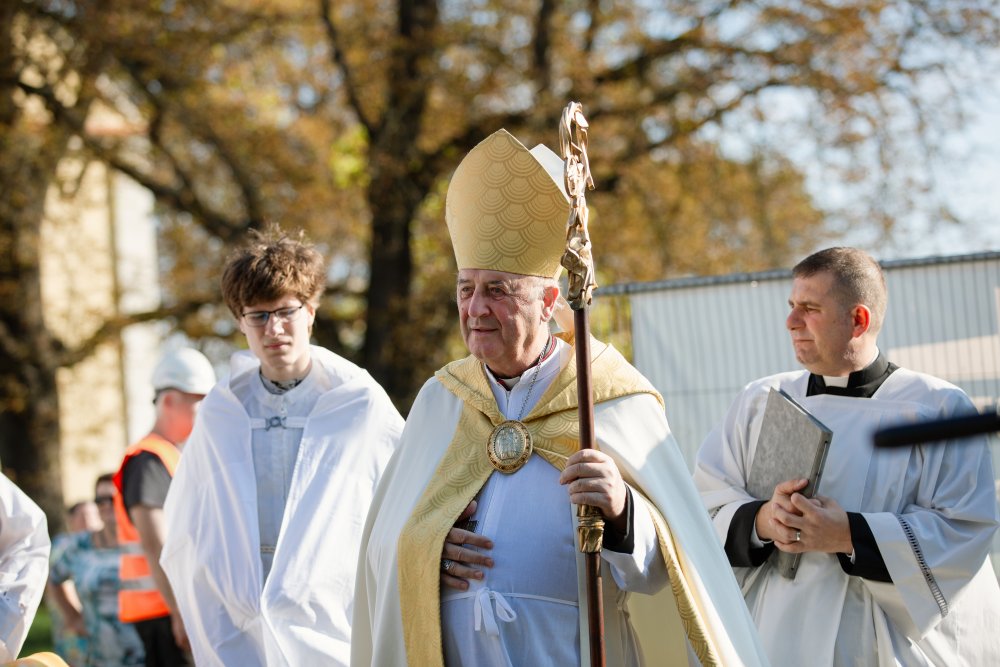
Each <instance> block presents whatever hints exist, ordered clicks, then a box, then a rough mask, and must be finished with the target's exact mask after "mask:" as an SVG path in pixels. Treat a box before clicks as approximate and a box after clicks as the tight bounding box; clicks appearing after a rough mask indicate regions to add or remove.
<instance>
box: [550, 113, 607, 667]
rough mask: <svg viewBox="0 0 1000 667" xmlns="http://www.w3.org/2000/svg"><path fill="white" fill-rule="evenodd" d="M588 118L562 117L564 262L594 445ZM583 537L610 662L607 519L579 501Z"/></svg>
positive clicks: (587, 429)
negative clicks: (604, 570) (604, 573)
mask: <svg viewBox="0 0 1000 667" xmlns="http://www.w3.org/2000/svg"><path fill="white" fill-rule="evenodd" d="M587 127H588V125H587V119H586V118H584V116H583V105H581V104H580V103H579V102H570V103H569V104H567V105H566V108H565V109H564V110H563V114H562V120H561V121H560V123H559V147H560V152H561V153H562V157H563V159H564V160H565V185H566V194H568V195H569V200H570V211H569V220H568V221H567V223H566V251H565V252H564V253H563V256H562V259H561V260H560V263H561V264H562V265H563V266H564V267H565V268H566V271H567V273H568V275H569V292H568V298H567V301H569V305H570V307H571V308H572V309H573V321H574V325H575V331H576V333H575V342H576V391H577V402H578V404H579V411H580V413H579V414H580V448H581V449H594V448H595V447H594V445H595V441H594V397H593V383H592V381H591V372H590V318H589V312H588V307H589V306H590V299H591V293H592V292H593V289H594V288H595V287H597V283H596V282H595V280H594V275H595V274H594V256H593V252H592V247H591V244H590V233H589V231H588V230H587V199H586V193H587V190H588V189H593V187H594V179H593V177H592V176H591V174H590V161H589V160H588V158H587ZM577 519H578V526H577V537H578V539H579V545H580V551H581V552H583V554H584V560H585V564H586V565H585V569H586V588H587V620H588V628H589V634H590V664H591V665H592V666H593V667H604V665H605V660H604V601H603V599H602V598H603V595H602V593H601V541H602V539H603V537H604V519H603V518H602V517H601V512H600V510H598V509H597V508H595V507H591V506H589V505H579V506H577Z"/></svg>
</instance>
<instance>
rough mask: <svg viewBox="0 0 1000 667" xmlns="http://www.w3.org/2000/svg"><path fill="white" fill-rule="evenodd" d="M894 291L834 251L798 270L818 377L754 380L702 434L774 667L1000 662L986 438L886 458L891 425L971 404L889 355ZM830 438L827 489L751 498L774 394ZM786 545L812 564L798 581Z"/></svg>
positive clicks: (804, 359) (803, 323) (713, 486)
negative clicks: (884, 434)
mask: <svg viewBox="0 0 1000 667" xmlns="http://www.w3.org/2000/svg"><path fill="white" fill-rule="evenodd" d="M886 301H887V291H886V285H885V278H884V276H883V274H882V270H881V268H880V267H879V266H878V264H877V263H876V262H875V260H873V259H872V258H871V257H870V256H868V255H867V254H865V253H863V252H861V251H859V250H856V249H853V248H830V249H827V250H823V251H820V252H818V253H815V254H814V255H811V256H810V257H808V258H806V259H805V260H803V261H802V262H800V263H799V264H798V265H797V266H796V267H795V269H794V270H793V286H792V293H791V298H790V299H789V306H790V309H791V310H790V313H789V315H788V319H787V322H786V325H787V328H788V331H789V333H790V335H791V340H792V345H793V346H794V348H795V354H796V358H797V359H798V361H799V362H800V363H801V364H802V365H803V366H804V367H805V368H806V370H805V371H798V372H789V373H781V374H778V375H772V376H770V377H766V378H763V379H761V380H757V381H755V382H753V383H751V384H750V385H748V386H747V387H746V388H745V389H744V390H743V392H742V393H741V394H740V395H739V397H737V399H736V401H735V402H734V403H733V405H732V407H731V408H730V410H729V413H728V414H727V415H726V417H725V419H724V421H723V423H722V424H721V425H719V427H717V428H716V429H715V430H714V431H712V433H711V434H710V435H709V436H708V438H707V439H706V440H705V442H704V444H703V445H702V447H701V449H700V451H699V454H698V460H697V465H696V469H695V483H696V484H697V486H698V489H699V491H700V492H701V496H702V499H703V501H704V503H705V506H706V507H707V508H708V510H709V511H710V512H711V514H712V516H713V520H714V523H715V528H716V531H717V533H718V537H719V539H720V540H722V542H723V543H724V544H725V550H726V553H727V555H728V557H729V560H730V562H731V563H732V565H733V566H734V569H735V572H736V574H737V578H738V579H739V580H740V582H741V585H742V587H743V593H744V595H745V597H746V601H747V605H748V606H749V608H750V611H751V613H752V614H753V617H754V621H755V622H756V624H757V626H758V628H759V629H760V634H761V639H762V641H763V642H764V646H765V649H766V650H767V653H768V656H769V657H770V659H771V662H772V663H773V664H775V665H801V664H810V665H836V666H838V667H839V666H841V665H844V666H847V665H851V666H865V665H883V666H888V665H948V666H949V667H951V666H953V665H968V666H969V667H973V666H977V665H998V664H1000V589H998V585H997V579H996V576H995V575H994V572H993V569H992V567H991V565H990V561H989V551H990V544H991V541H992V538H993V534H994V531H995V530H996V528H997V500H996V492H995V489H994V477H993V467H992V463H991V459H990V453H989V450H988V446H987V441H986V438H985V437H982V436H980V437H977V438H972V439H968V440H961V441H959V440H953V441H948V442H946V443H935V444H933V445H920V446H916V445H915V446H911V447H903V448H893V449H875V448H874V447H873V446H872V435H873V433H874V432H875V431H876V430H878V429H880V428H882V427H885V426H887V425H893V424H897V423H901V422H907V421H923V420H934V419H941V418H947V417H949V416H954V415H956V414H962V413H969V412H971V411H973V410H974V407H973V405H972V403H971V401H970V400H969V398H968V397H967V396H966V395H965V394H964V393H963V392H962V391H961V390H960V389H959V388H958V387H955V386H954V385H951V384H949V383H947V382H945V381H943V380H940V379H938V378H934V377H931V376H929V375H925V374H922V373H916V372H913V371H908V370H906V369H902V368H898V367H896V366H895V365H894V364H892V363H890V362H889V361H888V360H887V359H886V358H885V356H884V355H883V354H881V353H880V352H879V350H878V347H877V344H876V337H877V334H878V331H879V329H880V327H881V325H882V321H883V318H884V316H885V310H886ZM772 387H773V388H780V389H783V390H784V391H785V392H787V393H788V394H789V395H790V396H791V397H792V398H793V399H794V400H796V401H797V402H799V403H800V404H801V405H802V406H803V407H804V408H805V409H806V410H808V411H809V412H810V413H812V414H813V415H815V416H816V417H817V418H818V419H819V420H820V421H821V422H823V423H824V424H825V425H826V426H828V427H829V428H830V429H831V430H832V431H833V440H832V443H831V446H830V450H829V453H828V455H827V460H826V465H825V467H824V470H823V473H822V477H821V480H820V483H819V488H818V490H817V494H818V495H817V496H815V497H814V498H813V499H808V498H806V497H805V496H803V495H802V494H801V493H798V491H799V490H801V489H802V488H803V487H804V484H805V480H795V479H792V480H788V481H787V482H784V483H782V484H779V485H778V487H777V488H776V490H775V493H774V495H773V496H772V497H771V498H752V497H751V496H750V495H749V494H748V493H747V491H746V482H747V478H748V475H749V472H750V469H751V467H752V466H753V461H754V451H755V448H756V441H757V436H758V434H759V433H760V428H761V419H762V415H763V411H764V405H765V402H766V400H767V396H768V392H769V390H770V388H772ZM775 550H780V551H784V552H789V553H798V554H802V557H801V561H800V564H799V568H798V572H797V574H796V576H795V577H794V578H793V579H788V578H785V577H783V576H781V574H779V572H778V570H777V569H776V568H775V567H774V564H773V562H774V560H775V557H776V554H774V551H775Z"/></svg>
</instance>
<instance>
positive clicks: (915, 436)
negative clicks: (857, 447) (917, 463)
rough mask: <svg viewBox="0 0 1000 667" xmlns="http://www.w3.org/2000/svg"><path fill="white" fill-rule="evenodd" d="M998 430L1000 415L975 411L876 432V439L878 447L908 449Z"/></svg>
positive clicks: (999, 429)
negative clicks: (923, 444)
mask: <svg viewBox="0 0 1000 667" xmlns="http://www.w3.org/2000/svg"><path fill="white" fill-rule="evenodd" d="M997 431H1000V413H997V412H988V413H983V414H980V413H978V412H972V413H969V414H965V415H959V416H957V417H949V418H947V419H933V420H931V421H924V422H917V423H914V424H905V425H902V426H891V427H889V428H883V429H880V430H878V431H876V432H875V435H874V436H873V440H874V442H875V446H876V447H906V446H908V445H918V444H920V443H922V442H934V441H936V440H951V439H954V438H971V437H972V436H974V435H982V434H983V433H995V432H997Z"/></svg>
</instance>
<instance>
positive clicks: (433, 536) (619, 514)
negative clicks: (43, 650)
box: [351, 130, 766, 667]
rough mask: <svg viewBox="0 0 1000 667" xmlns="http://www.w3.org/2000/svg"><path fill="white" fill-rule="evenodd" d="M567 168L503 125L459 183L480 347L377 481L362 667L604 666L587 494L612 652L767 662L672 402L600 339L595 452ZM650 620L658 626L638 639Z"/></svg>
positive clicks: (469, 159) (441, 378)
mask: <svg viewBox="0 0 1000 667" xmlns="http://www.w3.org/2000/svg"><path fill="white" fill-rule="evenodd" d="M561 169H562V161H561V160H560V159H559V158H558V157H557V156H555V154H553V153H552V152H551V151H549V150H548V149H547V148H545V147H544V146H538V147H536V148H535V149H533V150H532V151H528V150H527V149H526V148H525V147H524V146H523V145H521V143H520V142H518V141H517V140H516V139H515V138H514V137H512V136H511V135H510V134H508V133H507V132H505V131H503V130H500V131H498V132H496V133H495V134H493V135H492V136H490V137H489V138H488V139H486V140H485V141H483V142H482V143H480V144H479V145H478V146H477V147H476V148H475V149H473V150H472V151H471V152H470V153H469V155H468V156H466V158H465V159H464V160H463V162H462V163H461V165H460V166H459V167H458V169H457V171H456V172H455V175H454V177H453V179H452V181H451V184H450V186H449V189H448V196H447V206H446V217H447V221H448V226H449V232H450V233H451V236H452V242H453V244H454V247H455V254H456V259H457V262H458V268H459V272H458V280H457V290H456V296H457V303H458V310H459V323H460V328H461V331H462V335H463V338H464V339H465V343H466V345H467V347H468V348H469V351H470V352H471V355H470V356H468V357H466V358H464V359H461V360H458V361H455V362H452V363H450V364H448V365H447V366H445V367H444V368H442V369H441V370H440V371H438V372H437V373H436V374H435V376H434V377H433V378H431V379H430V380H428V381H427V382H426V384H425V385H424V386H423V388H422V389H421V391H420V393H419V395H418V396H417V399H416V401H415V403H414V405H413V407H412V409H411V411H410V414H409V416H408V418H407V422H406V427H405V429H404V431H403V436H402V440H401V443H400V448H399V450H398V452H397V455H396V456H395V457H394V459H393V461H392V462H391V463H390V465H389V468H388V469H387V471H386V474H385V477H384V478H383V481H382V483H381V484H380V486H379V488H378V490H377V492H376V497H375V499H374V501H373V503H372V509H371V512H370V513H369V515H368V520H367V522H366V525H365V531H364V537H363V541H362V547H361V554H360V560H359V569H358V578H357V594H356V597H355V613H354V626H353V631H354V634H353V640H352V644H353V645H352V661H351V662H352V665H354V666H355V667H362V666H369V665H370V666H375V665H377V666H378V667H392V666H398V667H402V666H404V665H420V666H421V667H432V666H434V665H450V666H455V665H467V666H476V667H490V666H502V665H560V666H562V665H580V664H588V663H589V653H588V649H587V645H588V641H589V638H588V636H587V619H586V617H587V612H586V608H587V605H586V599H585V592H584V588H583V585H584V583H583V581H582V579H581V574H582V571H583V570H582V568H581V565H582V562H583V556H582V554H579V553H578V552H577V549H576V545H575V532H576V531H575V523H574V522H575V516H576V513H575V504H578V503H580V504H587V505H591V506H593V507H597V508H598V509H599V510H600V511H601V513H602V514H603V516H604V518H605V521H606V528H605V544H604V549H603V551H602V553H601V560H602V571H603V577H602V579H603V585H604V602H605V627H606V635H607V637H606V654H607V664H609V665H639V664H649V665H687V664H688V661H689V658H690V659H691V660H692V661H699V660H700V661H701V662H702V663H704V664H726V665H741V664H746V665H760V664H765V663H766V660H765V659H764V657H763V654H762V649H761V647H760V645H759V642H758V640H757V637H756V633H755V631H754V629H753V624H752V622H751V620H750V618H749V615H748V613H747V611H746V608H745V606H744V604H743V602H742V599H741V598H740V595H739V590H738V588H737V586H736V582H735V580H734V578H733V575H732V572H731V570H730V568H729V566H728V564H727V563H726V560H725V556H724V554H723V552H722V550H721V549H720V548H719V545H718V543H717V541H716V539H715V536H714V534H713V533H712V529H711V524H710V522H709V519H708V516H707V514H705V512H704V510H703V509H702V508H701V507H700V504H699V500H698V496H697V492H696V491H695V489H694V486H693V484H692V483H691V480H690V476H689V475H688V473H687V469H686V467H685V465H684V462H683V460H682V458H681V456H680V454H679V453H678V450H677V447H676V443H675V442H674V440H673V437H672V435H671V433H670V429H669V427H668V425H667V422H666V419H665V417H664V412H663V404H662V399H661V398H660V396H659V395H658V394H657V393H656V391H655V390H654V389H653V388H652V386H651V385H650V384H649V382H648V381H647V380H646V379H645V378H644V377H642V375H640V374H639V372H638V371H636V370H635V369H634V368H633V367H632V366H630V365H629V364H628V362H626V361H625V359H624V358H623V357H622V356H621V355H620V354H619V353H618V352H617V351H615V350H614V349H613V348H611V347H610V346H607V345H604V344H601V343H599V342H597V341H592V357H593V363H592V369H593V370H592V376H593V385H594V387H593V393H594V400H595V403H596V406H595V413H596V416H595V422H596V441H597V445H598V448H597V450H584V451H581V450H580V448H579V426H578V416H577V397H576V366H575V363H574V357H575V350H574V347H573V337H572V335H567V334H560V335H558V336H554V335H552V334H550V333H549V320H550V319H551V318H552V316H553V313H554V310H555V308H556V307H557V299H558V294H559V288H558V284H557V283H556V280H555V279H556V277H557V276H558V274H559V271H560V264H559V258H560V255H561V254H562V250H563V245H564V243H565V234H566V232H565V229H566V219H567V214H568V206H567V200H566V196H565V195H564V194H563V193H562V190H561V188H560V186H559V185H558V183H559V182H560V181H561V178H562V174H561ZM639 598H642V599H643V602H645V610H644V611H637V610H636V607H637V606H638V605H634V604H633V602H637V601H638V600H639ZM680 618H683V619H684V623H683V625H684V626H685V627H686V628H687V636H685V634H684V633H683V632H682V631H681V625H682V624H681V622H680ZM633 621H635V623H634V625H636V626H642V625H645V627H646V629H648V630H651V631H652V632H651V633H649V634H648V635H647V636H646V637H645V638H644V637H643V636H637V634H636V632H635V631H634V628H633ZM650 635H652V640H650V638H649V636H650Z"/></svg>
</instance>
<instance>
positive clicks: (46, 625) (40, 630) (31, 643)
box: [21, 602, 52, 656]
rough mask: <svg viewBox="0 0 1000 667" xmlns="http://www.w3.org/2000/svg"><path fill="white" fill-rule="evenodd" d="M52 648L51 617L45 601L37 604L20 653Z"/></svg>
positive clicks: (23, 654) (29, 653)
mask: <svg viewBox="0 0 1000 667" xmlns="http://www.w3.org/2000/svg"><path fill="white" fill-rule="evenodd" d="M51 650H52V618H51V617H50V616H49V610H48V608H47V607H46V606H45V603H44V602H43V603H42V604H40V605H38V613H37V614H35V620H34V622H33V623H32V624H31V629H29V630H28V638H27V639H26V640H25V641H24V648H22V649H21V655H22V656H25V655H31V654H32V653H39V652H41V651H51Z"/></svg>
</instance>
